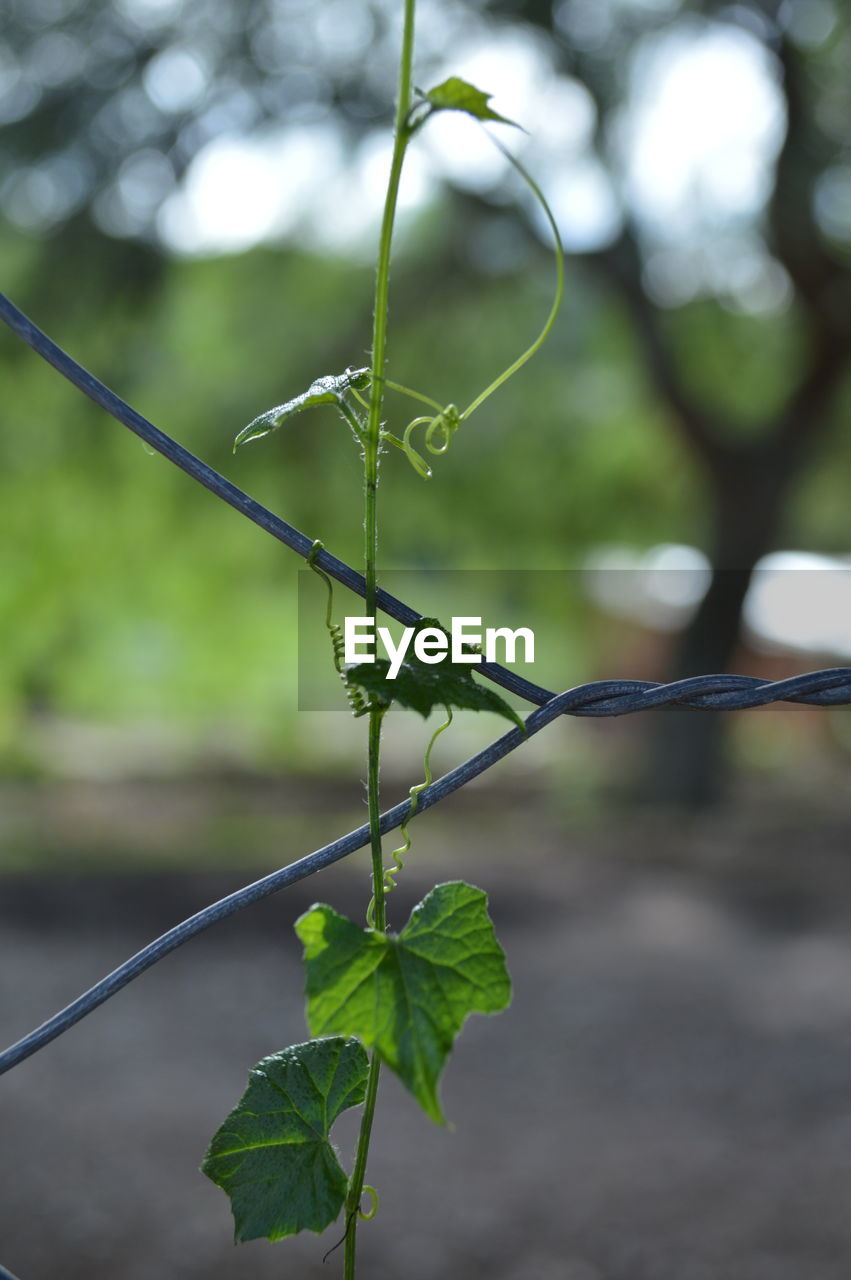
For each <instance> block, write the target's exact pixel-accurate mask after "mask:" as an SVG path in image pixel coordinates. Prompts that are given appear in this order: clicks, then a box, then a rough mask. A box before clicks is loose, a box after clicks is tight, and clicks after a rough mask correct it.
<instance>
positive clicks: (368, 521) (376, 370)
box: [343, 0, 415, 1280]
mask: <svg viewBox="0 0 851 1280" xmlns="http://www.w3.org/2000/svg"><path fill="white" fill-rule="evenodd" d="M414 10H415V0H405V13H404V25H403V29H402V49H401V54H400V58H399V87H398V96H397V99H396V119H395V126H394V133H393V157H392V159H391V162H390V177H389V179H388V183H387V195H386V197H385V201H384V216H383V218H382V221H381V236H380V239H379V242H378V266H377V269H376V277H375V310H374V313H373V330H372V365H371V368H372V373H373V375H374V378H373V382H372V390H371V394H370V400H369V418H368V422H367V429H366V437H365V439H364V449H363V468H364V535H365V538H364V576H365V579H366V612H367V614H368V615H369V616H370V617H371V618H373V619H375V615H376V604H375V596H376V589H377V569H376V565H377V562H378V503H377V497H378V455H379V448H380V443H381V406H382V400H383V394H384V366H385V359H386V348H387V315H388V303H389V295H390V252H391V247H392V243H393V224H394V222H395V219H396V205H397V202H398V198H399V182H400V179H401V177H402V164H403V162H404V159H405V151H406V148H407V146H408V142H409V141H410V137H411V131H410V127H409V125H408V113H409V111H410V108H411V75H412V67H413V60H414ZM383 716H384V709H383V708H381V709H373V710H371V711H370V713H369V758H368V777H367V790H368V803H369V833H370V848H371V853H372V895H373V903H374V912H375V915H374V919H375V928H376V929H378V930H381V932H385V931H386V929H387V917H386V911H385V905H384V863H383V858H382V850H381V829H380V825H379V823H380V816H381V805H380V796H379V781H380V769H381V721H382V718H383ZM379 1071H380V1063H379V1060H378V1056H377V1054H376V1053H373V1055H372V1059H371V1061H370V1067H369V1079H368V1081H367V1088H366V1098H365V1101H364V1108H363V1117H362V1119H361V1127H360V1133H359V1135H358V1146H357V1152H356V1154H355V1167H354V1170H353V1171H352V1176H351V1178H350V1179H349V1190H348V1194H347V1196H346V1245H345V1262H344V1271H343V1274H344V1280H355V1257H356V1251H357V1225H358V1209H359V1208H360V1200H361V1194H362V1192H363V1180H364V1176H365V1174H366V1162H367V1156H368V1154H369V1139H370V1136H371V1133H372V1119H373V1115H374V1114H375V1099H376V1095H377V1093H378V1076H379Z"/></svg>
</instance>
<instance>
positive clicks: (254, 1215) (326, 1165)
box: [201, 1036, 368, 1241]
mask: <svg viewBox="0 0 851 1280" xmlns="http://www.w3.org/2000/svg"><path fill="white" fill-rule="evenodd" d="M367 1072H368V1063H367V1056H366V1053H365V1052H364V1048H363V1045H361V1044H359V1043H358V1041H357V1040H344V1039H343V1038H342V1037H340V1036H335V1037H333V1038H332V1039H327V1040H310V1041H308V1042H307V1043H306V1044H295V1045H292V1046H291V1048H289V1049H284V1050H283V1051H282V1052H280V1053H273V1054H272V1055H271V1056H270V1057H268V1058H263V1060H262V1061H261V1062H258V1063H257V1066H256V1067H254V1068H253V1069H252V1071H251V1072H250V1074H249V1077H248V1088H247V1089H246V1091H245V1093H244V1094H243V1095H242V1097H241V1098H240V1100H239V1102H238V1103H237V1105H236V1106H235V1107H234V1109H233V1111H231V1113H230V1115H229V1116H228V1117H227V1118H226V1120H225V1122H224V1124H223V1125H222V1126H221V1128H220V1129H219V1130H218V1131H217V1132H216V1134H215V1135H214V1137H213V1140H212V1142H211V1143H210V1147H209V1150H208V1151H207V1154H206V1155H205V1157H204V1162H203V1164H202V1165H201V1171H202V1173H205V1174H206V1175H207V1177H208V1178H211V1179H212V1181H213V1182H215V1183H216V1185H217V1186H219V1187H221V1188H222V1190H223V1191H225V1192H226V1193H227V1195H228V1196H229V1197H230V1202H231V1209H232V1211H233V1218H234V1236H235V1239H236V1240H237V1241H240V1240H257V1239H260V1238H261V1237H262V1236H265V1237H266V1238H267V1239H268V1240H280V1239H282V1238H283V1237H284V1236H292V1235H295V1234H296V1232H298V1231H304V1230H309V1231H317V1232H318V1231H324V1230H325V1228H326V1227H327V1226H330V1224H331V1223H332V1222H333V1221H334V1219H335V1218H336V1217H337V1215H338V1214H339V1212H340V1210H341V1208H342V1207H343V1201H344V1200H345V1198H346V1189H347V1186H348V1179H347V1177H346V1175H345V1173H344V1172H343V1170H342V1168H341V1167H340V1164H339V1161H338V1160H337V1157H336V1155H335V1153H334V1149H333V1147H332V1146H331V1143H330V1142H329V1140H328V1134H329V1131H330V1129H331V1125H332V1124H333V1123H334V1121H335V1120H336V1118H337V1116H338V1115H339V1114H340V1112H341V1111H345V1110H346V1109H347V1108H348V1107H355V1106H357V1105H358V1103H360V1102H363V1099H364V1093H365V1090H366V1078H367Z"/></svg>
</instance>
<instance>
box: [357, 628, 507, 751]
mask: <svg viewBox="0 0 851 1280" xmlns="http://www.w3.org/2000/svg"><path fill="white" fill-rule="evenodd" d="M424 628H428V629H437V630H439V631H443V633H444V635H448V633H447V632H446V629H445V628H444V627H442V626H441V625H440V623H439V622H438V621H437V619H436V618H422V619H420V621H419V622H418V623H417V625H416V627H415V629H414V632H415V634H414V636H412V637H411V645H410V648H409V650H408V655H409V656H408V657H407V658H406V659H405V661H404V662H403V663H402V665H401V666H400V668H399V671H398V672H397V674H396V676H395V677H394V679H392V680H391V679H390V678H389V675H388V672H389V670H390V662H389V660H388V659H387V658H376V659H375V661H374V662H358V663H350V664H349V665H348V666H347V667H346V669H345V672H344V673H343V679H344V680H345V682H346V684H347V685H348V686H349V688H358V689H361V690H363V692H364V694H365V695H366V698H367V702H368V703H372V704H373V705H374V706H378V707H389V706H390V705H391V704H392V703H394V702H396V703H398V704H399V706H400V707H407V708H408V709H409V710H410V711H418V712H419V713H420V715H421V716H428V715H430V714H431V712H432V710H433V709H434V708H435V707H454V708H457V709H459V710H462V711H493V712H495V714H496V715H498V716H504V717H505V719H506V720H510V721H511V722H512V724H515V725H517V727H518V728H519V729H522V730H523V732H524V733H525V732H526V726H525V724H524V723H523V721H522V719H521V718H520V716H519V715H518V714H517V712H516V711H515V710H514V709H513V708H512V707H510V706H509V704H508V703H507V702H506V701H505V699H504V698H501V697H500V696H499V694H498V693H495V692H494V691H493V689H487V688H485V687H484V686H483V685H480V684H477V683H476V681H475V680H474V679H473V672H472V670H471V668H470V664H468V663H465V662H452V661H450V659H449V657H448V656H447V657H445V658H444V659H443V660H442V661H441V662H436V663H426V662H420V660H419V658H417V657H416V655H415V654H414V652H413V645H414V640H415V636H416V633H417V632H419V631H422V630H423V629H424ZM366 710H368V707H367V708H365V709H364V711H362V712H359V713H357V714H361V715H364V714H365V713H366Z"/></svg>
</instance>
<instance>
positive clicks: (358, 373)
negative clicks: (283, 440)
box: [233, 369, 370, 453]
mask: <svg viewBox="0 0 851 1280" xmlns="http://www.w3.org/2000/svg"><path fill="white" fill-rule="evenodd" d="M369 378H370V371H369V369H346V371H345V373H338V374H327V375H326V376H325V377H324V378H317V379H316V381H315V382H312V383H311V384H310V386H309V387H308V388H307V390H306V391H303V392H302V393H301V395H300V396H296V397H295V399H294V400H288V401H287V402H286V404H279V405H278V406H277V407H276V408H274V409H267V410H266V412H265V413H261V414H260V416H259V417H257V418H254V419H253V421H251V422H249V424H248V426H247V427H243V428H242V430H241V431H240V433H239V435H238V436H237V437H236V439H235V440H234V442H233V451H234V453H236V451H237V449H238V448H239V446H240V445H241V444H247V443H248V441H249V440H260V439H262V437H263V436H267V435H269V433H270V432H272V431H275V430H277V428H278V427H280V426H281V424H282V423H283V422H286V420H287V418H291V417H293V415H294V414H296V413H301V411H302V410H303V409H312V408H313V407H314V406H315V405H318V404H336V405H337V406H338V407H343V408H345V407H346V405H345V401H344V400H343V396H344V394H345V392H346V391H349V390H351V388H352V387H355V388H357V389H358V390H361V389H362V388H363V387H365V386H367V385H368V383H369Z"/></svg>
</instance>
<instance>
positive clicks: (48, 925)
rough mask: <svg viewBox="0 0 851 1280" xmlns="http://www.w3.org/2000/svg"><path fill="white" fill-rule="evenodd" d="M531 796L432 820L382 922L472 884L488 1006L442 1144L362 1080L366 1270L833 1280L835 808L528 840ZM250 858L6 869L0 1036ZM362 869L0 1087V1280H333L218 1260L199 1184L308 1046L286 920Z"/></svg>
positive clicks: (388, 1083)
mask: <svg viewBox="0 0 851 1280" xmlns="http://www.w3.org/2000/svg"><path fill="white" fill-rule="evenodd" d="M530 806H531V802H530V801H529V800H528V798H526V799H524V797H522V796H519V797H513V798H512V797H506V804H505V807H504V808H503V809H502V810H501V811H499V812H494V802H493V801H492V800H491V802H490V804H489V812H488V819H489V822H490V827H489V830H488V831H487V832H485V833H484V834H483V831H482V821H481V814H480V813H478V812H477V811H476V809H475V804H474V805H473V806H472V807H471V808H470V809H464V808H463V806H461V807H458V808H457V809H456V811H455V812H454V813H453V814H452V815H451V818H452V823H451V825H450V823H449V822H447V823H445V824H443V825H441V821H440V820H439V819H438V815H437V814H435V823H436V825H435V826H434V828H433V830H432V834H431V836H430V837H429V839H428V840H425V841H424V842H423V847H422V848H421V850H420V853H419V854H418V855H417V856H416V857H414V858H412V860H411V864H410V866H409V868H408V869H407V870H406V873H405V876H404V878H403V882H402V884H401V886H400V888H399V890H398V892H397V895H396V899H397V900H396V901H394V903H393V908H394V918H395V920H396V922H397V923H398V924H401V923H402V921H403V920H404V915H405V913H406V911H407V909H408V907H409V906H410V905H411V903H412V902H413V900H414V895H419V894H420V893H421V892H424V891H425V890H426V889H427V888H428V887H429V886H430V884H431V883H433V879H434V877H433V876H432V875H431V871H432V869H434V868H436V873H437V878H439V879H449V878H453V877H454V876H465V877H466V878H468V879H471V880H473V881H474V882H476V883H480V884H482V886H483V887H485V888H487V889H488V890H489V892H490V894H491V908H492V915H493V917H494V920H495V923H496V926H497V932H498V934H499V936H500V938H501V941H502V943H503V945H504V947H505V949H506V951H507V954H508V958H509V964H510V968H511V970H512V973H513V977H514V984H515V994H514V1001H513V1004H512V1007H511V1009H510V1010H509V1011H508V1012H507V1013H505V1014H503V1015H501V1016H499V1017H496V1018H481V1017H479V1018H472V1019H471V1020H470V1022H469V1023H468V1024H467V1026H466V1028H465V1030H464V1032H463V1033H462V1036H461V1038H460V1039H459V1042H458V1046H457V1048H456V1052H455V1054H454V1056H453V1058H452V1059H451V1060H450V1063H449V1066H448V1068H447V1071H446V1074H445V1077H444V1086H443V1097H444V1102H445V1107H446V1112H447V1114H448V1116H449V1117H450V1119H451V1120H452V1122H453V1124H454V1128H452V1129H449V1130H445V1129H441V1128H439V1127H437V1126H435V1125H433V1124H432V1123H431V1122H430V1121H429V1120H428V1119H426V1118H425V1117H424V1116H423V1115H422V1114H421V1113H420V1112H419V1111H418V1109H417V1108H416V1106H415V1105H414V1103H413V1102H412V1101H411V1100H410V1099H409V1097H408V1096H407V1095H406V1094H404V1092H403V1090H402V1089H401V1088H400V1087H399V1086H398V1085H397V1084H396V1082H395V1080H393V1079H392V1078H385V1079H384V1082H383V1088H382V1097H381V1099H380V1105H379V1115H378V1120H377V1126H376V1133H375V1141H374V1146H373V1155H372V1158H371V1163H370V1169H369V1174H368V1181H370V1182H371V1183H373V1184H374V1185H375V1186H376V1187H377V1188H378V1190H379V1194H380V1207H379V1212H378V1215H377V1217H376V1218H375V1220H374V1221H373V1222H371V1223H369V1224H366V1225H364V1226H363V1227H362V1229H361V1236H360V1239H361V1258H362V1275H363V1277H364V1280H398V1277H401V1276H404V1277H406V1280H438V1278H439V1280H445V1278H446V1277H452V1278H453V1280H479V1278H480V1277H488V1278H489V1280H847V1277H848V1276H849V1275H851V856H850V855H851V841H849V831H851V822H849V820H848V818H847V816H843V815H836V816H835V818H834V819H833V820H832V821H830V822H822V823H821V824H820V825H819V826H818V827H813V826H812V825H811V824H809V823H808V822H806V821H804V820H801V821H800V822H797V821H796V820H795V819H794V818H790V817H789V816H788V815H786V816H783V815H781V814H779V813H777V812H775V813H773V814H772V815H770V816H769V817H766V816H765V811H764V810H763V812H762V816H761V817H760V819H759V821H747V820H743V819H742V818H741V817H730V816H725V817H715V818H712V819H703V820H701V821H699V822H692V823H671V822H670V821H667V822H665V823H662V822H660V821H659V820H657V819H653V818H650V817H645V818H640V819H639V818H633V819H630V820H629V822H628V823H626V824H622V825H608V826H606V827H605V828H593V829H592V828H587V829H578V830H573V831H571V830H570V829H569V826H568V824H566V823H565V822H564V821H563V820H560V819H558V818H557V817H556V816H553V815H552V814H551V815H549V816H548V817H547V816H543V817H542V818H541V820H540V822H539V823H538V828H539V829H536V831H535V838H534V840H532V839H531V838H530V836H529V834H528V831H527V830H526V827H527V824H528V821H529V818H530V813H531V812H532V811H533V810H532V808H531V807H530ZM447 808H448V806H447ZM340 829H343V828H342V827H340ZM336 830H337V828H336V827H335V826H333V824H332V826H331V834H335V833H336ZM270 865H272V864H270V863H268V862H267V863H266V864H265V865H263V866H259V867H254V866H251V867H247V868H246V869H245V870H244V871H240V872H238V873H235V872H232V871H228V872H224V871H219V872H215V873H211V872H202V871H198V872H193V873H188V872H181V873H169V872H168V871H166V870H161V871H157V873H156V874H147V875H146V874H142V873H141V872H138V871H133V872H128V873H126V874H123V875H121V874H116V873H110V874H108V875H107V874H104V873H95V872H91V871H90V872H87V873H86V874H83V873H76V872H71V871H68V872H60V871H57V872H55V873H54V874H51V875H50V876H49V877H44V876H35V875H32V874H31V873H27V874H23V873H21V874H17V875H14V876H7V877H6V878H5V879H4V880H2V881H0V923H2V935H0V952H1V954H0V1032H2V1037H3V1043H4V1044H5V1043H8V1042H9V1041H11V1040H12V1039H14V1038H16V1037H17V1036H18V1035H20V1034H22V1033H24V1032H25V1031H26V1030H28V1029H29V1028H30V1027H31V1026H32V1025H34V1024H35V1023H36V1022H38V1021H40V1020H41V1018H43V1017H44V1016H47V1015H48V1014H50V1013H51V1012H53V1011H54V1009H55V1008H57V1007H59V1006H60V1005H61V1004H63V1003H65V1002H66V1001H67V1000H68V999H70V998H72V997H73V996H75V995H77V994H78V993H79V992H80V991H81V990H82V989H83V988H85V987H86V986H88V985H89V984H90V983H91V982H93V981H95V980H97V979H98V978H100V977H101V976H103V974H105V973H106V972H107V971H108V970H109V969H110V968H112V967H113V966H114V965H116V964H117V963H119V962H120V961H122V960H123V959H124V958H125V957H126V956H127V955H129V954H130V953H131V952H132V951H134V950H136V949H137V948H138V947H139V946H142V945H144V943H146V942H147V941H149V940H150V939H151V938H152V937H153V936H155V935H156V934H157V933H159V932H161V931H162V930H163V929H165V928H167V927H169V926H170V925H171V924H173V923H175V922H176V921H177V920H178V919H180V918H181V917H182V916H183V915H184V914H188V913H189V912H191V911H193V910H196V909H197V908H198V907H200V906H202V905H204V904H205V903H206V902H207V901H209V900H210V899H212V898H214V897H216V896H219V895H220V894H221V893H223V892H226V891H227V890H229V889H230V888H233V887H236V886H237V885H238V884H241V883H245V882H247V881H248V880H250V879H251V878H253V875H254V874H255V872H262V871H264V870H267V869H268V868H269V866H270ZM363 866H364V864H363V860H362V858H361V861H360V862H359V864H358V866H357V867H355V866H354V865H353V860H350V862H348V863H346V864H343V865H341V866H339V867H337V868H334V869H332V870H331V871H329V872H326V873H323V874H322V875H321V876H320V877H317V878H315V879H314V880H312V881H311V882H310V883H309V884H306V885H299V886H296V887H295V888H293V889H291V890H288V891H286V892H285V893H284V894H282V895H279V896H278V897H276V898H274V899H272V900H270V901H268V902H266V903H264V904H261V905H259V906H257V907H255V908H252V909H250V910H249V911H246V912H243V913H242V914H241V915H240V916H238V917H236V918H234V919H233V920H231V921H229V922H227V923H224V924H221V925H218V926H216V927H215V928H214V929H213V930H212V931H210V932H209V933H207V934H205V935H203V936H202V937H200V938H198V939H196V940H195V941H193V942H191V943H189V944H188V945H187V946H186V947H184V948H183V949H182V950H181V951H178V952H176V953H175V954H173V955H172V956H171V957H169V958H168V959H167V960H165V961H164V962H163V963H162V964H160V965H159V966H158V967H156V968H155V969H154V970H152V971H150V972H149V973H147V974H146V975H144V976H143V977H142V978H141V979H139V980H138V981H137V982H135V983H134V984H133V985H132V986H131V987H129V988H128V989H126V990H125V991H124V992H122V993H121V994H120V995H118V996H117V997H116V998H115V999H113V1000H112V1001H110V1002H109V1003H108V1004H107V1005H106V1006H104V1007H102V1008H101V1009H99V1010H98V1011H97V1012H96V1013H95V1014H93V1015H92V1016H91V1017H90V1018H88V1019H87V1020H86V1021H85V1022H84V1023H82V1024H81V1025H79V1026H78V1027H76V1028H75V1029H74V1030H73V1031H71V1032H70V1033H69V1034H67V1035H66V1036H65V1037H63V1038H62V1039H61V1040H59V1041H57V1042H56V1043H54V1044H53V1045H51V1046H50V1047H48V1048H47V1049H45V1050H44V1051H42V1052H41V1053H40V1054H39V1055H37V1056H36V1057H35V1058H33V1059H31V1060H30V1061H28V1062H27V1063H25V1064H23V1065H21V1066H19V1067H18V1068H16V1069H15V1070H14V1071H12V1072H10V1073H9V1074H8V1075H6V1076H5V1077H3V1079H2V1081H0V1129H1V1130H2V1152H3V1161H2V1163H3V1171H4V1175H3V1184H4V1185H3V1195H2V1197H0V1261H2V1262H3V1263H4V1264H5V1265H6V1266H7V1267H9V1268H10V1269H11V1270H12V1271H13V1272H14V1273H15V1274H16V1275H18V1276H19V1277H20V1280H152V1278H153V1277H157V1280H160V1278H161V1280H172V1278H173V1280H202V1278H203V1280H211V1278H212V1277H215V1280H267V1278H268V1280H272V1278H273V1277H274V1280H288V1278H292V1280H314V1278H315V1280H320V1277H334V1276H338V1275H339V1274H340V1268H341V1258H340V1254H339V1253H337V1254H335V1255H333V1256H332V1257H331V1259H329V1261H328V1262H327V1264H325V1265H324V1266H323V1264H322V1261H321V1259H322V1255H323V1253H324V1252H325V1250H326V1249H327V1248H329V1247H330V1245H331V1244H333V1243H334V1241H335V1239H336V1238H337V1233H336V1229H334V1228H332V1229H331V1230H329V1231H328V1232H327V1233H326V1235H325V1236H324V1237H323V1238H322V1239H320V1238H318V1237H316V1236H313V1235H310V1234H308V1235H306V1236H304V1237H299V1238H297V1239H295V1240H291V1241H285V1242H282V1243H280V1244H277V1245H269V1244H267V1243H265V1242H256V1243H252V1244H250V1245H244V1246H239V1247H238V1248H234V1246H233V1245H232V1243H231V1223H230V1214H229V1210H228V1205H227V1201H226V1199H225V1197H224V1195H223V1194H222V1192H221V1191H219V1190H218V1189H217V1188H216V1187H214V1186H213V1185H212V1184H211V1183H209V1182H208V1181H207V1180H206V1179H205V1178H204V1177H202V1176H201V1175H200V1174H199V1173H198V1172H197V1166H198V1163H199V1161H200V1159H201V1157H202V1155H203V1153H204V1149H205V1146H206V1142H207V1140H208V1139H209V1137H210V1135H211V1134H212V1132H213V1131H214V1129H215V1128H216V1127H217V1125H218V1124H219V1123H220V1121H221V1119H222V1118H223V1116H224V1114H225V1113H226V1112H227V1111H228V1110H229V1109H230V1107H231V1106H232V1105H233V1104H234V1102H235V1101H236V1099H237V1098H238V1096H239V1094H240V1093H241V1092H242V1090H243V1088H244V1085H245V1079H246V1074H247V1071H248V1068H249V1067H250V1066H251V1065H252V1064H253V1063H254V1062H255V1061H256V1060H257V1059H258V1058H260V1057H262V1056H263V1055H264V1054H267V1053H269V1052H272V1051H273V1050H275V1049H278V1048H282V1047H284V1046H285V1045H287V1044H290V1043H294V1042H296V1041H299V1040H302V1039H305V1038H306V1032H305V1028H304V1022H303V1009H302V996H301V987H302V977H301V970H300V965H299V955H298V948H297V946H296V944H295V941H294V938H293V935H292V930H291V923H292V921H293V920H294V919H295V918H296V916H297V915H298V914H299V913H300V912H301V911H302V910H303V909H304V908H305V907H307V906H308V905H309V904H310V903H311V902H312V901H314V900H316V899H317V898H321V899H323V900H327V901H330V902H331V903H333V904H334V905H335V906H336V907H337V908H338V909H340V910H347V911H349V912H350V913H351V914H355V915H357V916H360V914H361V912H362V911H363V906H364V893H363V888H362V873H363ZM354 1121H355V1117H352V1116H349V1117H346V1118H344V1120H343V1121H342V1122H341V1123H340V1124H339V1125H338V1128H337V1129H336V1130H335V1137H336V1139H337V1141H338V1143H339V1145H340V1148H341V1151H342V1155H343V1161H344V1163H345V1164H348V1162H349V1158H350V1152H351V1149H352V1144H353V1134H354Z"/></svg>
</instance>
